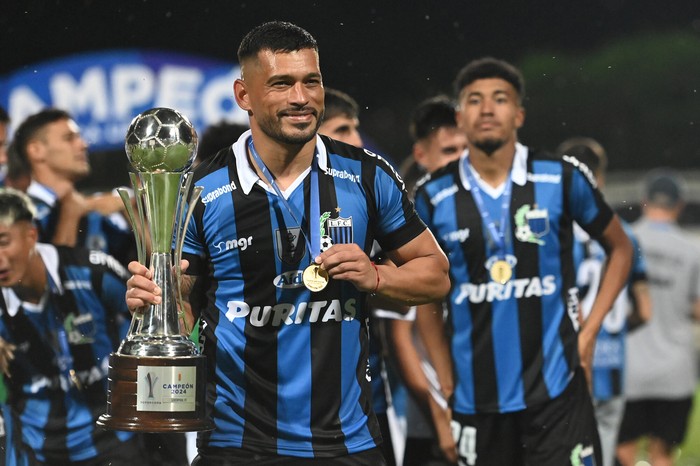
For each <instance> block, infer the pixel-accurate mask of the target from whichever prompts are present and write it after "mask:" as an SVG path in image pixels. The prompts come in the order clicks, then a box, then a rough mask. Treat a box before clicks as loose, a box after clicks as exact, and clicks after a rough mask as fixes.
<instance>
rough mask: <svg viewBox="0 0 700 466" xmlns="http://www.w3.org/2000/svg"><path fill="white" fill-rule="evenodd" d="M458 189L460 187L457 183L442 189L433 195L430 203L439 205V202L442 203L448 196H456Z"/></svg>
mask: <svg viewBox="0 0 700 466" xmlns="http://www.w3.org/2000/svg"><path fill="white" fill-rule="evenodd" d="M458 189H459V188H457V185H456V184H453V185H452V186H450V187H449V188H445V189H443V190H441V191H438V193H437V194H436V195H434V196H433V197H431V198H430V203H431V204H432V205H434V206H435V205H438V204H439V203H441V202H442V201H444V200H445V199H447V198H448V197H450V196H454V195H455V193H456V192H457V190H458Z"/></svg>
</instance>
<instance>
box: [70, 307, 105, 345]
mask: <svg viewBox="0 0 700 466" xmlns="http://www.w3.org/2000/svg"><path fill="white" fill-rule="evenodd" d="M63 327H64V328H65V329H66V334H67V336H68V341H69V342H70V343H71V344H73V345H84V344H88V343H93V342H94V341H95V338H94V336H95V334H96V333H97V328H96V327H95V322H94V321H93V319H92V314H78V315H75V314H69V315H68V317H66V319H65V320H64V321H63Z"/></svg>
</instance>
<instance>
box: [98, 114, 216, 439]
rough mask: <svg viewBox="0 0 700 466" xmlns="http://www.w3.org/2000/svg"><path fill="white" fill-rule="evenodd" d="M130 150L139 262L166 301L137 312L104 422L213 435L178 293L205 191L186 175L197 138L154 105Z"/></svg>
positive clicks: (138, 122)
mask: <svg viewBox="0 0 700 466" xmlns="http://www.w3.org/2000/svg"><path fill="white" fill-rule="evenodd" d="M125 147H126V153H127V156H128V157H129V162H130V163H131V166H132V168H133V170H134V172H132V173H131V174H130V176H131V183H132V185H133V188H134V193H135V198H136V211H134V208H133V207H132V205H131V200H130V198H129V194H128V192H127V190H125V189H122V190H120V191H119V194H120V196H121V198H122V201H124V205H125V207H126V211H127V214H128V215H129V217H130V220H131V222H132V225H133V227H134V235H135V236H136V243H137V251H138V259H139V262H141V263H142V264H145V265H148V266H149V267H150V268H151V271H152V272H153V280H154V281H155V283H156V284H157V285H158V286H159V287H160V288H161V290H162V294H161V297H162V301H161V303H160V304H152V305H150V306H148V307H146V308H144V309H141V310H138V311H137V312H136V313H134V315H133V317H132V322H131V327H130V328H129V333H128V335H127V337H126V339H125V340H124V341H122V343H121V345H120V347H119V349H118V350H117V352H116V353H112V354H111V355H110V358H109V391H108V399H107V413H106V414H104V415H102V416H101V417H100V418H99V420H98V425H100V426H102V427H106V428H110V429H116V430H129V431H142V432H179V431H197V430H208V429H211V428H213V425H212V424H211V422H210V421H209V420H208V419H207V418H206V415H205V394H206V393H205V392H206V390H205V383H206V382H205V377H206V365H205V358H204V356H202V355H201V354H199V351H198V349H197V345H196V344H195V343H194V342H193V341H192V340H191V339H190V338H189V333H190V331H191V329H190V328H187V327H188V325H187V324H186V322H187V319H185V314H184V308H183V307H182V306H183V304H182V299H181V298H182V295H181V290H180V278H181V273H182V271H181V269H180V259H181V256H182V247H183V244H184V234H185V229H186V227H187V224H188V223H189V220H190V217H191V213H192V209H193V207H194V205H195V203H196V202H197V200H198V199H199V195H200V193H201V187H194V188H193V189H190V188H191V184H192V176H191V175H192V173H191V172H190V171H188V170H189V168H190V167H191V165H192V162H193V160H194V157H195V153H196V149H197V133H196V132H195V130H194V128H193V127H192V124H191V123H190V122H189V120H188V119H187V118H186V117H185V116H184V115H182V114H180V113H179V112H177V111H176V110H173V109H170V108H153V109H150V110H147V111H145V112H143V113H141V114H139V115H138V116H136V118H134V120H133V121H132V122H131V125H130V126H129V129H128V131H127V134H126V145H125ZM190 192H191V194H190ZM188 194H189V200H188V199H187V198H186V197H187V195H188ZM173 244H174V247H173ZM149 245H150V250H151V254H150V264H146V255H147V253H146V251H147V249H148V246H149Z"/></svg>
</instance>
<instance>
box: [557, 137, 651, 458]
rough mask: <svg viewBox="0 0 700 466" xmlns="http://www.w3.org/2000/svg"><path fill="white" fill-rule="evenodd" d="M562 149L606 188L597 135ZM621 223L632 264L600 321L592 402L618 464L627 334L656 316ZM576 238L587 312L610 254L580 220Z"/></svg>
mask: <svg viewBox="0 0 700 466" xmlns="http://www.w3.org/2000/svg"><path fill="white" fill-rule="evenodd" d="M557 154H558V155H560V156H563V155H568V156H570V157H575V158H576V160H578V161H579V162H581V163H583V164H585V165H586V166H587V167H588V168H590V170H591V171H592V172H593V174H594V175H595V179H596V183H597V184H598V188H599V189H603V188H604V186H605V167H606V165H607V155H606V153H605V149H604V148H603V146H601V145H600V144H599V143H598V142H597V141H596V140H594V139H591V138H585V137H574V138H570V139H567V140H566V141H564V142H562V143H561V144H560V145H559V147H558V148H557ZM622 226H623V228H624V229H625V233H626V234H627V236H628V237H629V239H630V241H631V242H632V246H633V249H634V256H633V259H632V270H631V271H630V276H629V279H628V282H627V284H626V285H625V287H624V288H623V289H622V292H620V294H619V295H618V297H617V299H616V300H615V304H614V305H613V307H612V309H610V311H609V312H608V314H607V315H606V316H605V319H604V320H603V323H602V325H601V326H600V332H598V336H597V338H596V345H595V352H594V354H593V365H592V376H593V384H592V395H593V406H594V408H595V416H596V421H597V424H598V434H599V436H600V443H601V447H602V452H603V453H602V454H603V465H602V466H613V465H614V464H615V449H616V447H617V433H618V431H619V429H620V423H621V422H622V415H623V413H624V410H625V397H624V387H623V385H624V384H623V381H624V373H625V340H626V337H627V334H628V332H629V331H630V330H632V329H633V328H636V327H638V326H639V325H640V324H643V323H645V322H646V321H648V320H649V318H650V317H651V297H650V296H649V287H648V283H647V275H646V263H645V261H644V257H643V255H642V251H641V248H640V247H639V243H638V242H637V240H636V238H635V236H634V233H632V228H631V227H630V226H629V225H628V224H626V223H625V222H624V221H623V224H622ZM574 238H575V243H574V263H575V264H576V284H577V286H578V288H579V296H580V299H581V313H582V316H583V317H584V318H586V317H587V315H588V312H589V311H590V309H591V305H592V304H593V302H594V301H595V297H596V295H597V294H598V288H599V287H600V279H601V277H602V274H603V271H604V270H605V263H606V260H607V255H606V254H605V250H604V249H603V247H602V246H601V245H600V243H598V242H597V241H595V240H592V239H591V238H590V237H589V236H588V234H587V233H586V232H584V231H583V230H582V229H581V227H579V226H578V225H575V227H574Z"/></svg>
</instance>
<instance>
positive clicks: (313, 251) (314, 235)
mask: <svg viewBox="0 0 700 466" xmlns="http://www.w3.org/2000/svg"><path fill="white" fill-rule="evenodd" d="M248 148H249V149H250V153H251V155H252V156H253V159H254V160H255V163H256V164H257V166H258V168H259V169H260V171H261V172H262V173H263V175H264V176H265V179H266V180H267V182H268V183H269V184H270V186H272V189H274V190H275V193H277V196H278V197H279V199H280V202H282V204H284V206H285V208H286V209H287V211H288V212H289V215H291V216H292V218H293V219H294V221H295V222H297V224H298V225H299V228H302V233H303V227H302V223H301V221H300V219H301V218H303V216H300V215H296V214H295V210H294V208H293V207H292V206H291V204H289V202H288V201H287V199H285V197H284V195H283V194H282V191H281V190H280V188H279V186H277V183H275V179H274V177H273V176H272V173H270V170H269V169H268V168H267V165H265V162H263V160H262V158H260V155H259V154H258V151H257V150H255V144H253V138H250V139H248ZM316 155H317V152H314V158H313V160H312V161H311V183H310V191H311V199H310V202H309V206H310V209H311V216H310V217H309V236H310V237H311V241H309V238H308V237H307V235H306V233H303V236H304V242H305V243H306V247H307V249H308V251H309V254H310V255H311V265H309V266H308V267H306V269H304V273H303V274H302V281H303V282H304V286H306V288H308V289H309V290H311V291H321V290H322V289H324V288H325V287H326V285H328V280H329V277H328V272H327V271H326V270H324V269H322V268H321V267H320V266H319V265H318V264H316V263H315V262H314V259H315V258H316V256H318V255H319V253H320V250H321V225H320V223H319V222H318V219H319V218H320V217H321V205H320V201H319V187H318V163H317V161H316Z"/></svg>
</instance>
